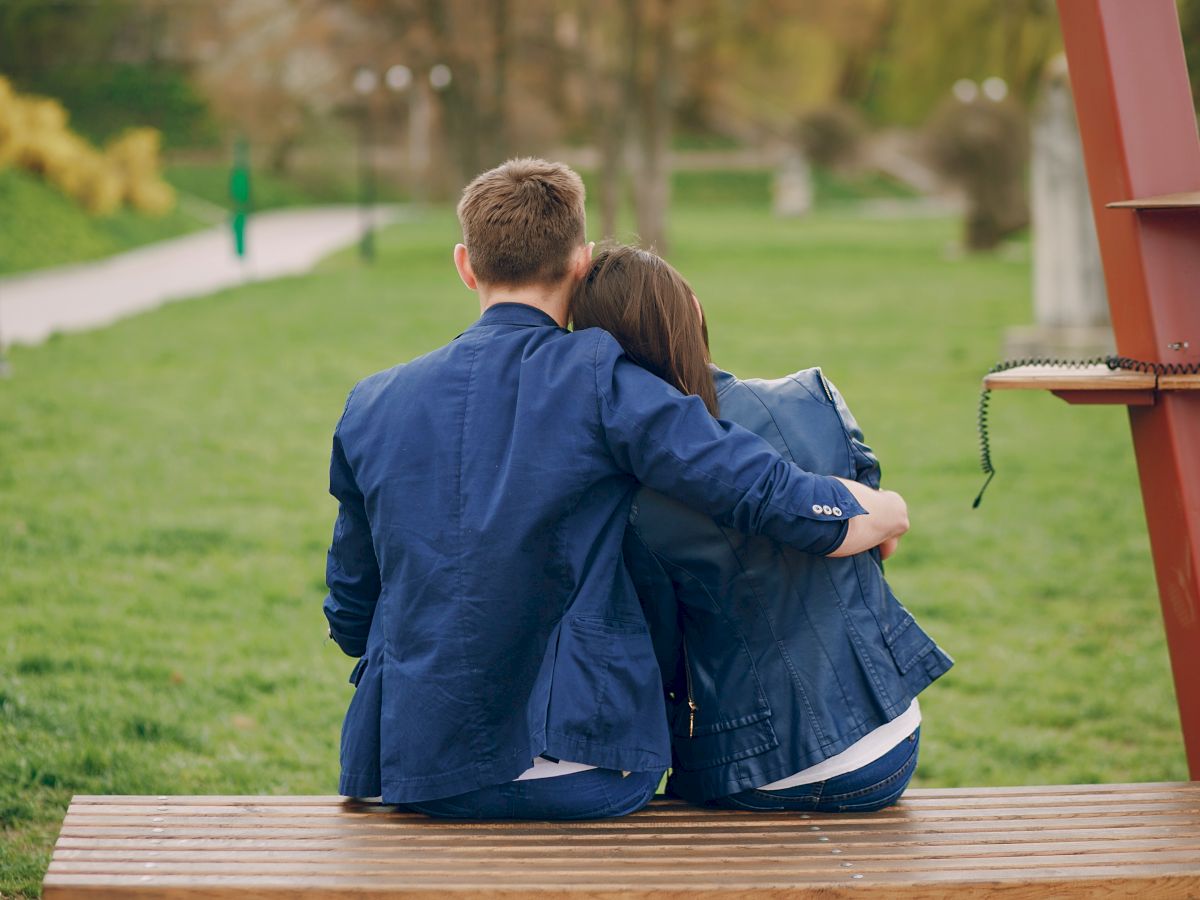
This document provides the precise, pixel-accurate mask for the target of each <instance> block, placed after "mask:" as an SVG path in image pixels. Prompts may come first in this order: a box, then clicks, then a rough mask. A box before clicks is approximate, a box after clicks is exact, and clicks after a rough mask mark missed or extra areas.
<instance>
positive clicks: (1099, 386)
mask: <svg viewBox="0 0 1200 900" xmlns="http://www.w3.org/2000/svg"><path fill="white" fill-rule="evenodd" d="M1156 381H1157V379H1156V378H1155V377H1154V373H1153V372H1126V371H1124V370H1122V369H1110V368H1109V367H1108V366H1105V365H1098V366H1079V367H1077V368H1071V369H1065V368H1059V367H1058V366H1021V367H1020V368H1018V369H1009V370H1008V371H1007V372H995V373H993V374H991V375H988V376H987V377H986V378H984V379H983V384H984V387H987V388H991V389H992V390H993V391H1004V390H1044V391H1055V390H1062V391H1065V390H1069V391H1138V390H1143V391H1144V390H1149V391H1152V390H1154V387H1155V382H1156Z"/></svg>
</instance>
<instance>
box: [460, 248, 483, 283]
mask: <svg viewBox="0 0 1200 900" xmlns="http://www.w3.org/2000/svg"><path fill="white" fill-rule="evenodd" d="M454 268H456V269H458V277H459V278H461V279H462V283H463V284H465V285H466V286H467V287H468V288H469V289H470V290H472V291H475V290H478V289H479V281H478V279H476V278H475V270H474V269H472V268H471V258H470V257H469V256H467V247H466V245H465V244H455V245H454Z"/></svg>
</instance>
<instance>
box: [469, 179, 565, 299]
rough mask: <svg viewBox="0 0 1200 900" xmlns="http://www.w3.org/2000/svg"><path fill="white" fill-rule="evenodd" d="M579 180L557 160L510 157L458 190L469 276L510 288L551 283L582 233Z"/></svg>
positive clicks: (559, 276) (557, 278) (562, 271)
mask: <svg viewBox="0 0 1200 900" xmlns="http://www.w3.org/2000/svg"><path fill="white" fill-rule="evenodd" d="M583 199H584V191H583V181H582V180H581V179H580V177H579V176H578V175H577V174H576V173H575V172H574V171H572V170H571V169H570V168H568V167H567V166H564V165H563V164H562V163H553V162H547V161H546V160H544V159H533V158H526V159H510V160H509V161H508V162H506V163H505V164H504V165H502V166H497V167H496V168H494V169H490V170H488V171H487V172H484V173H483V174H482V175H478V176H476V178H475V180H474V181H472V182H471V183H470V184H468V185H467V187H466V188H465V189H464V190H463V195H462V200H460V201H459V203H458V221H459V223H460V224H461V225H462V231H463V243H464V244H465V245H466V247H467V256H468V257H469V258H470V260H471V269H472V270H473V271H474V272H475V277H476V278H477V279H479V281H481V282H483V283H484V284H502V285H508V286H510V287H512V286H517V285H524V284H552V283H554V282H557V281H560V280H561V279H562V278H563V277H564V276H565V275H566V274H567V271H568V268H569V266H570V262H571V253H572V251H574V250H575V249H576V248H577V247H580V246H582V244H583V236H584V225H585V218H584V211H583Z"/></svg>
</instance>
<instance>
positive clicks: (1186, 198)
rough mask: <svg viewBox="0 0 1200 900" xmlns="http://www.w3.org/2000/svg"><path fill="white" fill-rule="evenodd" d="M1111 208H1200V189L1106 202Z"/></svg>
mask: <svg viewBox="0 0 1200 900" xmlns="http://www.w3.org/2000/svg"><path fill="white" fill-rule="evenodd" d="M1105 205H1106V206H1107V207H1108V208H1109V209H1200V191H1183V192H1181V193H1178V194H1161V195H1159V196H1157V197H1143V198H1142V199H1140V200H1119V201H1117V202H1115V203H1108V204H1105Z"/></svg>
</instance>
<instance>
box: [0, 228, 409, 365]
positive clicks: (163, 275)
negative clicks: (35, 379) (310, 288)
mask: <svg viewBox="0 0 1200 900" xmlns="http://www.w3.org/2000/svg"><path fill="white" fill-rule="evenodd" d="M404 212H405V211H404V209H403V208H402V207H377V208H376V209H375V212H374V221H375V224H376V225H383V224H386V223H388V222H391V221H396V220H398V219H400V218H402V217H403V215H404ZM362 222H363V220H362V212H361V210H359V209H358V208H356V207H353V206H328V207H318V208H313V209H295V210H276V211H273V212H264V213H258V214H256V215H254V216H253V217H251V219H250V223H249V227H248V229H247V238H246V246H247V250H248V253H247V258H246V260H245V261H240V260H238V259H237V257H235V256H234V253H233V238H232V235H231V233H230V230H229V228H228V227H227V226H218V227H214V228H210V229H208V230H207V231H201V232H198V233H196V234H190V235H186V236H184V237H180V238H174V239H172V240H168V241H162V242H160V243H157V244H150V245H148V246H146V247H139V248H138V249H136V250H131V251H129V252H127V253H121V254H119V255H117V256H111V257H108V258H107V259H102V260H98V261H96V262H89V263H81V264H78V265H73V266H67V267H64V268H55V269H47V270H43V271H38V272H30V273H27V274H22V275H14V276H10V277H7V278H0V347H4V346H9V345H12V344H36V343H39V342H41V341H44V340H45V339H46V338H48V337H49V336H50V335H51V334H54V333H55V332H59V331H82V330H84V329H88V328H98V327H100V326H103V325H108V324H110V323H112V322H115V321H116V320H118V319H120V318H123V317H125V316H129V315H133V314H134V313H138V312H142V311H144V310H148V309H153V308H155V307H157V306H161V305H162V304H164V303H168V302H170V301H172V300H183V299H186V298H189V297H199V296H203V295H205V294H209V293H212V292H213V291H217V290H221V289H222V288H227V287H232V286H234V285H239V284H244V283H246V282H249V281H262V280H266V279H270V278H280V277H282V276H285V275H297V274H301V273H304V272H307V271H309V270H310V269H311V268H312V267H313V266H314V265H316V264H317V262H319V261H320V260H321V259H322V258H323V257H324V256H326V255H328V254H329V253H331V252H333V251H334V250H338V249H340V248H342V247H346V246H348V245H350V244H353V243H354V242H355V241H357V240H358V239H359V237H360V235H361V231H362Z"/></svg>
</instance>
